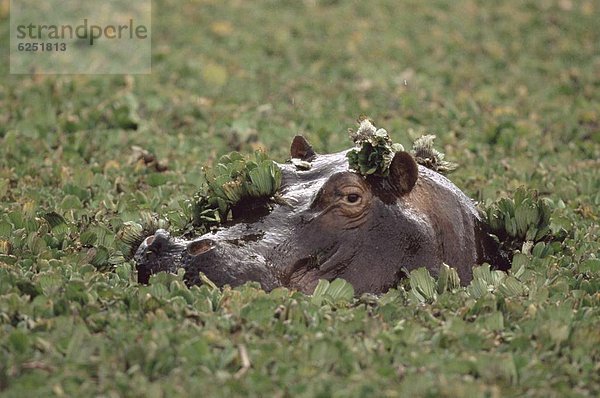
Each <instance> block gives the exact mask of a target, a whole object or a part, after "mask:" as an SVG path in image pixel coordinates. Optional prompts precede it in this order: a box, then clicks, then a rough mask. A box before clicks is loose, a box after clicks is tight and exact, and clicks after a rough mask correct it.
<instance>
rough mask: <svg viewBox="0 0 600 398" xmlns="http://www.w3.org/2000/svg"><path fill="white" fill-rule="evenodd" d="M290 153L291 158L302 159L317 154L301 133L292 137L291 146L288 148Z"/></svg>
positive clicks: (310, 157)
mask: <svg viewBox="0 0 600 398" xmlns="http://www.w3.org/2000/svg"><path fill="white" fill-rule="evenodd" d="M290 155H291V156H292V159H302V160H306V161H309V160H311V159H312V158H314V157H315V156H316V155H317V154H316V153H315V151H314V150H313V148H312V146H311V145H310V144H309V143H308V141H306V138H304V137H302V136H301V135H297V136H295V137H294V140H293V141H292V147H291V148H290Z"/></svg>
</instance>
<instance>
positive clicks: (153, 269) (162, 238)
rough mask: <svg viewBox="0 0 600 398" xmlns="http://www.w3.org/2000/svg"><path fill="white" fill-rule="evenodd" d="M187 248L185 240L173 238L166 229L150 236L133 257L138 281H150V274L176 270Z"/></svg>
mask: <svg viewBox="0 0 600 398" xmlns="http://www.w3.org/2000/svg"><path fill="white" fill-rule="evenodd" d="M185 250H186V244H185V242H184V241H182V240H180V239H176V238H172V237H171V235H170V234H169V233H168V232H167V231H165V230H164V229H159V230H157V231H156V232H155V233H154V234H153V235H150V236H148V237H147V238H146V239H144V241H143V242H142V243H141V244H140V246H139V247H138V249H137V251H136V253H135V256H134V258H133V259H134V261H135V263H136V266H137V271H138V282H139V283H148V281H149V279H150V275H152V274H155V273H157V272H161V271H166V272H176V271H177V268H179V267H180V266H181V263H182V256H183V253H184V252H185Z"/></svg>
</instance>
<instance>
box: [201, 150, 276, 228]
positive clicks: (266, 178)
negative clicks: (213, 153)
mask: <svg viewBox="0 0 600 398" xmlns="http://www.w3.org/2000/svg"><path fill="white" fill-rule="evenodd" d="M204 178H205V181H204V186H203V187H202V189H200V190H199V191H198V192H197V194H196V195H195V197H194V200H193V204H192V206H193V218H194V220H193V223H194V225H195V226H197V227H207V228H210V227H211V226H214V225H218V224H219V223H221V222H223V221H226V220H227V219H228V218H229V216H230V213H231V212H232V210H235V209H236V208H238V207H244V206H246V207H247V206H251V207H252V206H256V205H258V206H264V205H265V204H266V203H267V202H268V201H269V199H270V198H272V197H273V196H274V195H276V193H277V191H278V190H279V188H280V186H281V169H280V168H279V166H277V164H276V163H275V162H274V161H272V160H270V159H268V158H267V156H266V155H265V154H264V153H262V152H259V151H256V152H254V153H253V154H252V155H250V156H248V157H244V156H242V155H241V154H240V153H238V152H232V153H230V154H228V155H225V156H223V157H221V159H220V160H219V162H218V164H217V165H216V167H214V168H213V169H211V170H205V174H204Z"/></svg>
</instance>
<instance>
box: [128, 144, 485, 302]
mask: <svg viewBox="0 0 600 398" xmlns="http://www.w3.org/2000/svg"><path fill="white" fill-rule="evenodd" d="M346 152H347V151H343V152H339V153H336V154H328V155H319V154H316V153H315V152H314V151H313V150H312V148H311V147H310V145H309V144H308V143H307V142H306V140H304V138H302V137H299V136H298V137H296V138H295V139H294V141H293V143H292V149H291V156H292V158H293V159H301V160H303V161H304V162H310V168H309V169H308V170H306V169H305V168H304V167H303V168H299V167H297V166H295V165H294V164H293V163H295V164H298V162H293V163H292V162H290V163H286V164H281V165H279V166H280V168H281V170H282V183H281V189H280V198H279V200H277V201H276V202H273V203H271V204H270V206H269V210H268V211H262V212H261V211H259V212H257V211H250V212H249V213H248V214H242V215H241V216H239V217H236V220H235V222H233V223H231V224H228V225H224V226H223V227H221V228H220V229H218V230H216V231H214V232H210V233H207V234H204V235H202V236H200V237H198V238H196V239H193V240H191V241H187V240H183V239H179V238H176V237H172V236H170V235H169V233H168V232H166V231H164V230H158V231H156V233H154V235H152V236H149V237H147V238H146V239H145V240H144V241H143V242H142V244H141V245H140V247H139V248H138V250H137V252H136V254H135V261H136V263H137V269H138V279H139V281H140V282H147V280H148V278H149V276H150V275H151V274H153V273H157V272H160V271H167V272H176V271H177V269H179V268H183V269H184V270H185V280H186V282H187V283H189V284H197V283H200V278H199V273H200V272H202V273H204V274H205V275H206V276H207V277H208V278H209V279H211V280H212V281H213V282H214V283H215V284H217V285H218V286H222V285H225V284H229V285H234V286H235V285H240V284H243V283H244V282H247V281H257V282H259V283H260V284H261V286H262V287H263V288H264V289H266V290H271V289H273V288H275V287H277V286H286V287H290V288H295V289H299V290H301V291H304V292H312V290H313V289H314V287H315V286H316V284H317V282H318V280H319V279H327V280H332V279H335V278H343V279H345V280H347V281H348V282H349V283H351V284H352V285H353V286H354V288H355V291H356V292H357V293H362V292H374V293H380V292H384V291H386V290H388V289H389V288H390V287H393V286H395V285H397V283H398V282H399V280H400V279H401V278H402V277H403V276H404V275H405V272H406V271H410V270H412V269H414V268H417V267H422V266H424V267H427V268H429V270H430V272H431V273H432V274H436V273H437V271H438V269H439V267H440V266H441V265H442V263H446V264H449V265H450V266H453V267H455V268H456V269H457V271H458V273H459V275H460V277H461V280H462V281H463V282H467V281H468V280H470V279H471V267H472V266H473V265H475V264H476V263H477V262H481V261H482V260H483V259H484V258H483V257H484V254H485V253H484V249H485V248H484V246H483V245H482V244H481V242H480V239H479V236H478V234H480V228H479V224H480V222H479V217H478V214H477V212H476V211H475V209H474V207H473V204H472V201H471V200H470V199H469V198H467V197H466V196H465V195H464V194H463V193H462V192H461V191H460V190H459V189H458V188H456V187H455V186H454V185H453V184H452V183H451V182H450V181H449V180H447V179H446V178H445V177H443V176H441V175H439V174H438V173H436V172H434V171H431V170H429V169H426V168H424V167H422V166H418V165H417V164H416V162H415V160H414V159H413V157H412V156H411V155H410V154H409V153H407V152H397V153H396V154H395V156H394V158H393V160H392V163H391V166H390V171H389V176H388V177H386V178H376V177H373V178H365V177H363V176H362V175H360V174H358V173H356V172H354V171H351V170H350V169H349V166H348V159H347V157H346Z"/></svg>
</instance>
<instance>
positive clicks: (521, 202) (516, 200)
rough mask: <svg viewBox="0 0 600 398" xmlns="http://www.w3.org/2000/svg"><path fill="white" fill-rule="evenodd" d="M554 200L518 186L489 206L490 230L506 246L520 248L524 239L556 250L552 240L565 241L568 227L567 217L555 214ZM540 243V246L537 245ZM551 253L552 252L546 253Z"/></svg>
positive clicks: (510, 249) (547, 250) (512, 248)
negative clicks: (511, 193)
mask: <svg viewBox="0 0 600 398" xmlns="http://www.w3.org/2000/svg"><path fill="white" fill-rule="evenodd" d="M555 210H556V206H555V205H554V202H552V200H550V199H548V198H540V197H539V195H538V193H537V191H534V190H527V189H525V187H520V188H518V189H517V190H516V191H515V193H514V195H513V197H512V198H501V199H499V200H497V201H495V202H493V203H491V204H489V205H488V206H487V208H486V209H485V217H486V221H487V223H488V225H489V226H490V229H491V232H492V233H493V234H494V235H496V236H497V237H498V239H499V240H500V242H501V245H502V246H503V247H504V249H506V250H509V251H514V250H517V249H521V248H522V246H523V244H524V243H525V242H530V244H533V245H536V246H537V247H538V248H539V247H546V250H544V251H545V252H549V251H553V249H551V248H552V246H550V245H546V244H548V243H551V242H557V241H562V240H563V239H564V238H565V237H566V235H567V232H568V230H569V225H568V222H566V220H563V219H561V218H559V217H556V218H555V217H553V215H554V213H555ZM538 244H539V245H538ZM546 254H549V253H546Z"/></svg>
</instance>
